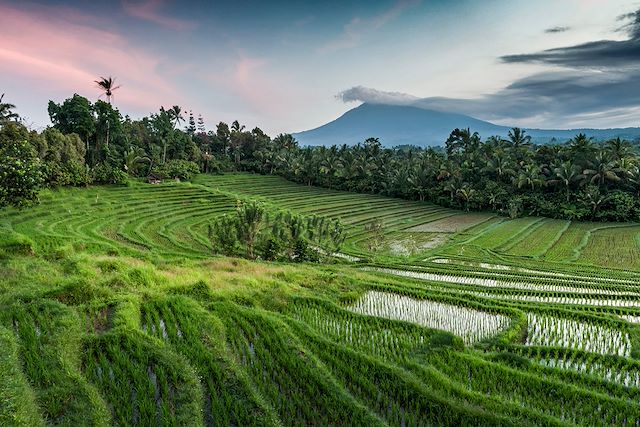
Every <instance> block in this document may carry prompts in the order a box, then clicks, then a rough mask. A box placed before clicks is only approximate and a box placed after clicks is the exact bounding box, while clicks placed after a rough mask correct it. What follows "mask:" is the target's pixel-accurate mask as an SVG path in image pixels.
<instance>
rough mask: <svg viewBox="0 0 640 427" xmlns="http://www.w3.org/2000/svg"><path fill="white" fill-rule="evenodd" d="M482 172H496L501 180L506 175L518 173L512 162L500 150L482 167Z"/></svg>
mask: <svg viewBox="0 0 640 427" xmlns="http://www.w3.org/2000/svg"><path fill="white" fill-rule="evenodd" d="M482 172H484V173H495V174H496V176H497V177H498V180H499V181H502V180H503V178H504V177H507V176H513V175H515V174H516V171H515V170H514V168H513V164H512V162H511V161H510V160H509V159H508V158H507V157H506V156H504V155H503V154H502V153H500V152H498V153H497V154H496V155H495V156H494V157H492V158H490V159H489V160H487V164H486V166H485V167H484V168H482Z"/></svg>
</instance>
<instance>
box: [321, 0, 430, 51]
mask: <svg viewBox="0 0 640 427" xmlns="http://www.w3.org/2000/svg"><path fill="white" fill-rule="evenodd" d="M420 2H421V0H396V2H395V4H394V5H393V6H392V7H391V8H389V9H387V10H385V11H384V12H382V13H380V14H378V15H375V16H372V17H369V18H366V19H362V18H360V17H357V16H356V17H355V18H353V19H352V20H351V21H349V23H348V24H346V25H345V26H344V29H343V31H342V34H341V35H340V36H339V37H337V38H335V39H333V40H331V41H329V42H328V43H326V44H324V45H323V46H321V47H320V48H319V49H318V53H332V52H336V51H339V50H343V49H351V48H354V47H357V46H358V45H360V43H361V41H362V38H363V37H364V36H365V35H366V34H367V33H370V32H371V31H375V30H379V29H380V28H382V27H384V26H385V25H386V24H387V23H389V22H390V21H393V20H394V19H396V18H397V17H398V16H400V15H401V14H402V13H403V12H404V11H405V10H407V9H410V8H412V7H415V6H418V5H419V4H420Z"/></svg>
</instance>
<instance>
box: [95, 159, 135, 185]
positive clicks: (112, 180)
mask: <svg viewBox="0 0 640 427" xmlns="http://www.w3.org/2000/svg"><path fill="white" fill-rule="evenodd" d="M91 175H92V180H93V182H94V183H96V184H120V185H123V184H126V183H127V182H128V180H129V177H128V176H127V174H126V172H124V171H122V170H120V169H118V168H114V167H112V166H109V165H106V164H104V163H100V164H99V165H96V166H95V167H94V168H93V169H92V170H91Z"/></svg>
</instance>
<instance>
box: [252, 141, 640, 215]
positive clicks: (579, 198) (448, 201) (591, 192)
mask: <svg viewBox="0 0 640 427" xmlns="http://www.w3.org/2000/svg"><path fill="white" fill-rule="evenodd" d="M254 158H255V159H256V160H257V161H251V162H248V163H247V167H248V168H253V170H255V171H257V172H260V173H264V174H278V175H281V176H284V177H285V178H287V179H289V180H292V181H296V182H299V183H304V184H307V185H316V186H322V187H327V188H333V189H339V190H346V191H356V192H362V193H371V194H381V195H385V196H391V197H399V198H404V199H411V200H421V201H430V202H433V203H436V204H439V205H442V206H447V207H453V208H458V209H464V210H467V211H469V210H490V211H494V212H498V213H501V214H504V215H508V216H510V217H514V218H515V217H518V216H522V215H539V216H547V217H551V218H563V219H571V220H598V221H638V220H640V156H639V155H638V146H637V144H633V143H631V142H630V141H625V140H621V139H619V138H618V139H612V140H609V141H604V142H596V141H594V140H593V139H592V138H589V137H587V136H586V135H585V134H578V135H576V136H575V137H574V138H572V139H571V140H569V141H568V142H566V143H563V144H546V145H534V144H532V143H531V138H530V136H528V135H526V133H525V131H523V130H522V129H519V128H513V129H512V130H511V131H510V132H509V134H508V137H507V138H503V137H499V136H491V137H489V138H487V139H486V140H482V138H481V137H480V135H478V133H475V132H472V131H471V130H469V129H455V130H453V131H452V132H451V134H450V136H449V137H448V138H447V140H446V141H445V142H444V147H435V148H426V149H423V148H418V147H411V146H405V147H396V148H383V147H382V145H381V143H380V141H379V140H378V139H377V138H369V139H367V140H366V141H364V142H363V143H361V144H357V145H354V146H348V145H341V146H337V145H334V146H332V147H324V146H321V147H299V146H298V144H297V143H296V141H295V139H294V138H292V137H291V136H290V135H279V136H278V137H276V138H275V139H274V140H273V141H272V143H271V144H269V145H267V146H266V147H263V148H262V149H261V150H259V151H258V152H256V153H254Z"/></svg>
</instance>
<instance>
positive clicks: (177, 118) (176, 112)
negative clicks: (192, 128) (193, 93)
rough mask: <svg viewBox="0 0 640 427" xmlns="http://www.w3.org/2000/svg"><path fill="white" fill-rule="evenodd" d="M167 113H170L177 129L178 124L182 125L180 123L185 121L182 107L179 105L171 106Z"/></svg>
mask: <svg viewBox="0 0 640 427" xmlns="http://www.w3.org/2000/svg"><path fill="white" fill-rule="evenodd" d="M167 114H169V117H170V118H171V123H173V128H174V129H177V128H178V126H180V123H181V122H184V117H182V108H180V107H179V106H177V105H174V106H173V107H171V108H169V110H167Z"/></svg>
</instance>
